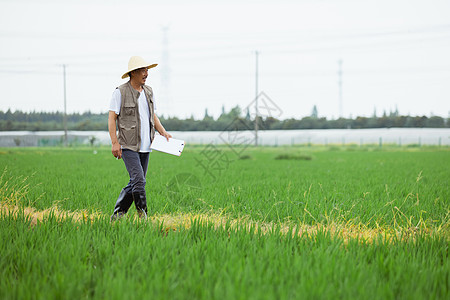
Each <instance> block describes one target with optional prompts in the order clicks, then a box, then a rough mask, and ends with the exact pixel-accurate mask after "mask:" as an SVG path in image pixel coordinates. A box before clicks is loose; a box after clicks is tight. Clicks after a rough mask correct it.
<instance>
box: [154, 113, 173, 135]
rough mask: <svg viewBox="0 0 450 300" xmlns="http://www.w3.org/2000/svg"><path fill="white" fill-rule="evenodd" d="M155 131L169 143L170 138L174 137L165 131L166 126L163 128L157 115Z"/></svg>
mask: <svg viewBox="0 0 450 300" xmlns="http://www.w3.org/2000/svg"><path fill="white" fill-rule="evenodd" d="M155 129H156V130H157V131H158V132H159V134H160V135H162V136H163V137H165V138H166V139H167V141H169V138H171V137H172V136H171V135H170V134H169V133H167V131H166V129H164V126H162V124H161V122H160V121H159V118H158V117H157V116H156V114H155Z"/></svg>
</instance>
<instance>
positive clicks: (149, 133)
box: [108, 56, 172, 221]
mask: <svg viewBox="0 0 450 300" xmlns="http://www.w3.org/2000/svg"><path fill="white" fill-rule="evenodd" d="M156 66H157V64H149V63H147V62H146V61H145V60H144V59H143V58H142V57H139V56H133V57H131V58H130V60H129V62H128V71H127V72H126V73H125V74H123V76H122V79H125V78H127V77H130V80H129V81H128V82H127V83H124V84H122V85H121V86H119V87H118V88H116V90H115V91H114V93H113V95H112V99H111V104H110V107H109V116H108V129H109V135H110V137H111V143H112V148H111V152H112V154H113V155H114V157H116V158H117V159H121V158H122V159H123V161H124V163H125V167H126V169H127V171H128V174H129V175H130V181H129V182H128V185H127V186H126V187H124V188H123V189H122V191H121V192H120V194H119V198H118V199H117V202H116V205H115V207H114V212H113V214H112V216H111V221H114V220H117V219H119V218H121V217H122V216H123V215H125V214H126V213H127V211H128V209H129V208H130V206H131V204H132V203H133V201H134V204H135V206H136V209H137V211H138V214H139V216H140V217H141V218H147V198H146V193H145V183H146V180H145V177H146V175H147V167H148V159H149V152H150V151H151V150H150V144H151V141H152V140H153V137H154V135H155V129H156V130H157V131H158V132H159V134H161V135H162V136H164V137H166V138H167V140H169V138H171V137H172V136H171V135H170V134H168V133H167V132H166V130H165V129H164V127H163V126H162V124H161V122H160V121H159V119H158V117H157V116H156V114H155V106H154V99H153V91H152V88H151V87H150V86H148V85H145V81H146V79H147V76H148V69H150V68H154V67H156ZM116 125H117V128H118V130H119V136H118V137H117V134H116Z"/></svg>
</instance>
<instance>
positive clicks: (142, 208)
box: [133, 192, 147, 220]
mask: <svg viewBox="0 0 450 300" xmlns="http://www.w3.org/2000/svg"><path fill="white" fill-rule="evenodd" d="M133 199H134V205H135V206H136V210H137V213H138V216H139V218H141V219H145V220H147V198H146V196H145V192H143V193H133Z"/></svg>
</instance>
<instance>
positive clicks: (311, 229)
mask: <svg viewBox="0 0 450 300" xmlns="http://www.w3.org/2000/svg"><path fill="white" fill-rule="evenodd" d="M5 216H12V217H14V218H17V217H18V216H25V217H26V218H27V219H29V221H30V225H31V226H36V225H38V224H39V223H41V222H45V221H46V220H47V219H48V218H49V217H54V218H56V219H57V220H68V219H70V220H71V221H72V222H75V223H79V222H85V221H88V220H91V221H94V220H96V219H103V218H109V216H106V215H105V214H102V213H101V212H96V213H89V212H88V211H86V210H80V211H74V212H70V211H66V210H62V209H60V208H59V207H58V206H53V207H51V208H48V209H45V210H37V209H35V208H33V207H18V206H10V205H6V204H5V203H1V204H0V217H1V218H3V217H5ZM124 221H125V222H127V221H128V222H134V221H138V219H137V216H136V215H134V214H132V213H131V214H130V215H129V216H126V217H124V218H123V219H121V220H120V221H118V222H124ZM148 221H149V222H151V223H153V224H159V225H161V224H162V225H161V226H162V228H163V230H164V231H165V232H169V231H177V230H179V229H180V228H185V229H189V228H190V227H191V226H192V224H193V222H198V223H203V224H205V223H207V224H209V225H212V226H213V227H215V228H219V227H222V228H226V227H227V228H230V229H231V230H236V229H246V230H248V231H254V232H257V231H259V232H261V233H263V234H267V233H269V232H271V231H273V230H274V229H276V230H277V231H278V230H279V231H280V232H281V233H283V234H288V233H292V234H297V235H304V234H307V235H309V236H315V235H316V234H317V233H319V232H327V233H329V234H330V235H331V236H333V237H339V238H342V239H344V242H347V241H348V240H349V239H359V240H365V241H367V242H373V241H374V240H375V239H377V238H379V237H380V235H381V236H382V237H383V240H392V239H395V240H398V239H400V240H403V239H408V238H411V237H412V238H414V236H415V235H416V234H418V233H419V229H416V228H414V229H408V228H405V229H399V230H394V229H392V228H378V229H373V228H367V227H366V226H364V225H362V224H361V225H348V224H347V225H346V224H336V223H332V224H327V225H322V224H317V225H307V224H302V225H298V224H288V223H276V224H275V223H271V222H258V221H254V220H251V219H250V218H249V217H243V218H240V219H236V218H230V217H229V216H226V215H223V214H217V213H213V212H211V213H199V214H195V213H175V214H161V215H152V216H149V219H148ZM423 232H424V231H423V230H422V232H421V233H423ZM426 233H427V234H432V233H433V231H430V230H429V231H428V232H426ZM435 233H436V232H435ZM437 233H438V234H439V233H442V232H440V231H439V232H437ZM439 235H442V236H443V237H444V238H447V239H448V235H446V234H445V231H444V232H443V233H442V234H439Z"/></svg>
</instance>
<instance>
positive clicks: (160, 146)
mask: <svg viewBox="0 0 450 300" xmlns="http://www.w3.org/2000/svg"><path fill="white" fill-rule="evenodd" d="M150 149H152V150H156V151H160V152H164V153H169V154H172V155H176V156H180V155H181V152H183V149H184V141H183V140H177V139H173V138H169V141H167V139H166V138H165V137H163V136H162V135H155V137H154V138H153V142H152V144H151V146H150Z"/></svg>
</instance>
